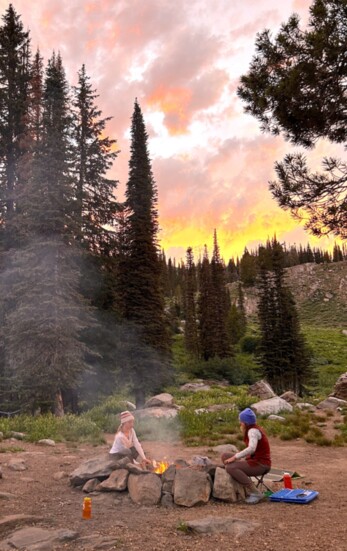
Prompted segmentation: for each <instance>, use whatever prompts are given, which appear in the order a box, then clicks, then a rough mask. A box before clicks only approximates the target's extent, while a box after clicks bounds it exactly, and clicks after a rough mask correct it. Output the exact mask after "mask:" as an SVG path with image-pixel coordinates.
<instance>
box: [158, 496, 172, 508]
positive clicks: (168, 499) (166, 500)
mask: <svg viewBox="0 0 347 551" xmlns="http://www.w3.org/2000/svg"><path fill="white" fill-rule="evenodd" d="M160 505H161V506H162V507H166V508H167V509H169V508H171V507H173V506H174V501H173V497H172V494H171V493H170V492H163V495H162V496H161V501H160Z"/></svg>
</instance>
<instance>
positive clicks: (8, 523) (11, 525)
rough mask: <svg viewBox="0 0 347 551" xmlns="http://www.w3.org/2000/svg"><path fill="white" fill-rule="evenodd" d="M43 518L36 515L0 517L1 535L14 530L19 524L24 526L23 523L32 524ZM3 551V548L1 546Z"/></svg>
mask: <svg viewBox="0 0 347 551" xmlns="http://www.w3.org/2000/svg"><path fill="white" fill-rule="evenodd" d="M42 520H43V517H36V516H34V515H23V514H20V515H9V516H7V517H3V518H1V519H0V535H3V534H5V533H6V532H10V531H11V530H14V529H15V528H17V527H18V526H23V524H29V523H30V524H31V523H35V522H40V521H42ZM0 549H1V551H2V548H1V547H0Z"/></svg>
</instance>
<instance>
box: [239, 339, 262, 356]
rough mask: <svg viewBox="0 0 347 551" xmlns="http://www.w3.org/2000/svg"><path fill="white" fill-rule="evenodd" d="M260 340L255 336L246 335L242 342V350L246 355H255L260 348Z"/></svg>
mask: <svg viewBox="0 0 347 551" xmlns="http://www.w3.org/2000/svg"><path fill="white" fill-rule="evenodd" d="M259 342H260V338H259V337H258V336H255V335H246V336H245V337H243V338H242V339H241V340H240V349H241V351H242V352H245V353H246V354H255V352H256V351H257V348H258V346H259Z"/></svg>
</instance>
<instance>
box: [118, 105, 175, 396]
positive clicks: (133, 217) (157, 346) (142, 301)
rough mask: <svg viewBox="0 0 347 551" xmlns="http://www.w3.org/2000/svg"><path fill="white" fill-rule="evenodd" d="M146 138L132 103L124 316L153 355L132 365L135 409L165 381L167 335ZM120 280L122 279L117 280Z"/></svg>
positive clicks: (154, 194) (138, 110) (167, 374)
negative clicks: (151, 391)
mask: <svg viewBox="0 0 347 551" xmlns="http://www.w3.org/2000/svg"><path fill="white" fill-rule="evenodd" d="M147 141H148V135H147V132H146V128H145V123H144V120H143V115H142V112H141V108H140V106H139V104H138V102H137V100H136V101H135V105H134V113H133V117H132V123H131V156H130V161H129V179H128V183H127V188H126V201H125V208H126V222H125V232H126V258H125V263H124V269H125V270H126V271H125V272H124V274H123V276H124V275H125V274H126V278H127V287H126V289H124V291H125V296H124V297H123V300H124V304H123V306H122V310H123V312H124V317H125V319H126V320H128V322H129V323H130V325H131V327H132V328H133V330H134V334H136V336H137V339H138V340H139V342H142V343H143V345H144V346H145V347H147V350H148V351H149V350H152V351H153V357H152V358H151V357H150V354H149V353H147V354H146V358H147V361H146V360H145V359H144V361H143V362H140V363H138V364H136V365H135V366H133V385H134V391H135V396H136V403H137V405H141V404H143V402H144V398H145V393H146V391H147V390H150V389H153V388H154V387H156V388H158V387H160V385H161V384H163V383H164V381H167V380H168V379H169V378H170V369H169V365H168V356H169V347H170V346H169V345H170V343H169V335H168V329H167V320H166V316H165V311H164V297H163V291H162V288H161V265H160V258H159V250H158V212H157V188H156V185H155V181H154V178H153V174H152V168H151V162H150V158H149V153H148V145H147ZM121 277H122V276H121Z"/></svg>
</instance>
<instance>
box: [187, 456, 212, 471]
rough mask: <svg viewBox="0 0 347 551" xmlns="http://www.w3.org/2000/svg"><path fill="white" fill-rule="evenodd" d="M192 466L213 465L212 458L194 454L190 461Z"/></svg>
mask: <svg viewBox="0 0 347 551" xmlns="http://www.w3.org/2000/svg"><path fill="white" fill-rule="evenodd" d="M190 464H191V466H192V467H201V468H207V467H210V466H211V465H212V461H211V459H209V458H208V457H206V456H203V455H194V456H193V457H192V459H191V461H190Z"/></svg>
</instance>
